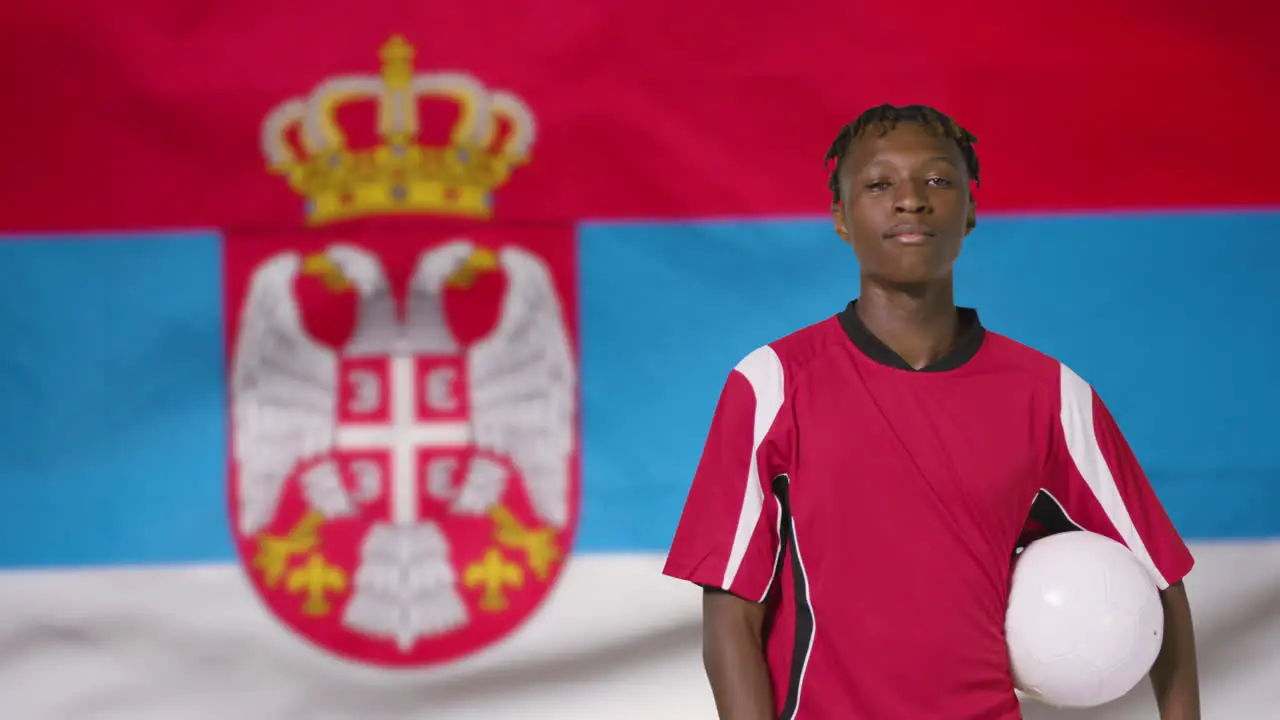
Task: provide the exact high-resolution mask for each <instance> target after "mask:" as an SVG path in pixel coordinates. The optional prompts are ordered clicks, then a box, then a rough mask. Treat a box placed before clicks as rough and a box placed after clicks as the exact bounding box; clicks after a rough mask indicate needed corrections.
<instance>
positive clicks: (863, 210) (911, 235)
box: [826, 105, 978, 285]
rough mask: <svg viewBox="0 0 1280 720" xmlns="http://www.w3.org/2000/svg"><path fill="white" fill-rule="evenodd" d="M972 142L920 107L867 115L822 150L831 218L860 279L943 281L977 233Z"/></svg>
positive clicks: (883, 109) (907, 282) (968, 135)
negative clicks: (857, 267)
mask: <svg viewBox="0 0 1280 720" xmlns="http://www.w3.org/2000/svg"><path fill="white" fill-rule="evenodd" d="M977 140H978V139H977V138H976V137H974V136H973V134H972V133H970V132H969V131H968V130H965V129H964V128H962V127H960V125H958V124H957V123H956V122H955V121H954V120H952V119H951V118H949V117H947V116H946V115H944V114H943V113H941V112H939V111H937V110H935V109H933V108H931V107H927V106H923V105H908V106H906V107H895V106H893V105H881V106H879V107H874V108H871V109H870V110H867V111H866V112H864V113H862V115H860V116H858V118H857V119H856V120H854V121H853V122H851V123H849V124H848V125H845V126H844V128H842V129H841V130H840V133H839V135H837V136H836V139H835V141H834V142H832V143H831V149H830V150H828V151H827V157H826V160H827V163H828V164H829V165H830V167H831V177H830V181H829V183H828V185H829V187H830V189H831V216H832V219H833V220H834V221H835V227H836V233H837V234H838V235H840V237H841V238H842V239H844V241H845V242H847V243H849V244H850V245H852V246H853V250H854V252H855V253H856V254H857V256H858V262H859V264H860V265H861V266H862V274H863V276H864V277H869V278H873V279H875V280H878V281H880V282H883V283H886V284H890V285H917V284H921V283H927V282H930V281H932V280H936V279H939V278H943V277H946V276H948V275H949V274H950V272H951V266H952V264H953V263H954V262H955V260H956V258H957V257H958V256H959V254H960V246H961V244H962V243H963V241H964V238H965V236H966V235H968V234H969V231H970V230H972V229H973V228H974V225H975V224H976V222H977V221H976V218H975V215H974V210H975V202H974V197H973V192H972V190H971V188H970V184H971V183H972V185H973V186H976V185H977V184H978V156H977V154H976V153H975V152H974V149H973V144H974V143H975V142H977Z"/></svg>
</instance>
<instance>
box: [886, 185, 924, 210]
mask: <svg viewBox="0 0 1280 720" xmlns="http://www.w3.org/2000/svg"><path fill="white" fill-rule="evenodd" d="M927 198H928V194H927V193H925V191H924V188H923V187H920V186H919V185H918V184H917V183H913V182H904V183H899V184H898V195H897V197H895V198H894V199H893V209H894V210H896V211H897V212H899V213H903V214H906V215H923V214H924V213H926V212H928V211H929V201H928V199H927Z"/></svg>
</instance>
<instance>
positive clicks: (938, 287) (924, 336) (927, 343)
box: [857, 277, 959, 370]
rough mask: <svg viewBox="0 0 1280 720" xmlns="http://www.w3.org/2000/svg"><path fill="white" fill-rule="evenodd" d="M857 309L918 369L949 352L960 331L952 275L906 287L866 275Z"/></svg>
mask: <svg viewBox="0 0 1280 720" xmlns="http://www.w3.org/2000/svg"><path fill="white" fill-rule="evenodd" d="M857 312H858V317H859V318H861V320H862V323H863V324H864V325H866V326H867V329H868V330H870V331H871V333H872V334H874V335H875V336H876V337H878V338H880V341H881V342H883V343H884V344H885V345H888V346H889V347H890V348H891V349H892V350H893V351H894V352H896V353H897V354H898V355H899V356H900V357H901V358H902V359H903V360H905V361H906V362H907V364H909V365H911V367H913V368H916V369H917V370H919V369H920V368H922V367H925V366H927V365H929V364H931V363H933V362H935V361H936V360H938V359H939V358H941V357H942V356H943V355H946V354H947V351H948V350H950V349H951V347H952V346H953V345H954V344H955V341H956V335H957V334H958V332H959V318H958V316H957V314H956V302H955V293H954V290H953V288H952V282H951V278H950V277H947V278H945V279H943V280H939V281H936V282H931V283H924V284H921V285H912V286H905V287H902V286H889V285H886V284H884V283H880V282H877V281H875V280H873V279H871V278H868V277H863V278H862V291H861V294H860V295H859V297H858V304H857Z"/></svg>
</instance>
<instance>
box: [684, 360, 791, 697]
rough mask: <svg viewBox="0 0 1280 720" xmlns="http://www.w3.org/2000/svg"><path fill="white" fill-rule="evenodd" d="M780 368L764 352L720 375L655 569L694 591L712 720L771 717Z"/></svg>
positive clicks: (781, 456) (781, 452)
mask: <svg viewBox="0 0 1280 720" xmlns="http://www.w3.org/2000/svg"><path fill="white" fill-rule="evenodd" d="M782 398H783V378H782V366H781V364H780V363H779V361H778V358H777V355H775V354H774V352H773V350H772V349H771V348H768V347H764V348H761V349H759V350H757V351H755V352H753V353H751V354H750V355H748V356H747V357H746V358H745V359H744V360H743V361H742V362H741V363H739V364H738V367H737V368H735V369H734V371H733V372H732V373H731V374H730V376H729V379H728V380H727V381H726V382H725V386H724V390H723V391H722V392H721V394H720V402H719V404H718V405H717V407H716V413H715V416H714V418H713V419H712V421H711V430H710V432H709V434H708V437H707V442H706V446H705V447H704V449H703V452H702V459H701V460H700V461H699V463H698V470H697V473H696V474H695V475H694V479H693V484H692V485H691V487H690V488H689V497H688V500H687V501H686V503H685V507H684V513H683V514H682V515H681V517H680V524H679V526H678V527H677V528H676V534H675V539H674V540H673V541H672V544H671V552H670V553H669V554H668V556H667V564H666V567H665V569H664V570H663V572H664V573H665V574H667V575H670V576H671V577H675V578H679V579H682V580H687V581H689V582H692V583H694V584H697V585H700V586H702V587H703V588H704V594H703V604H702V607H703V635H702V637H703V661H704V663H705V665H706V670H707V677H708V679H709V680H710V682H711V691H712V694H713V695H714V696H715V701H716V708H717V709H718V711H719V715H720V718H721V720H771V719H772V718H775V717H776V714H775V712H774V707H775V706H774V699H773V697H772V684H771V682H770V677H769V669H768V665H767V662H766V658H765V648H764V637H763V635H764V624H765V616H766V614H767V609H768V605H767V599H768V596H769V590H770V587H771V586H772V584H773V580H774V573H775V570H776V568H777V565H778V560H779V550H780V545H779V537H778V521H779V517H778V514H779V509H778V503H777V501H776V500H775V499H774V497H773V493H772V490H771V489H770V484H771V481H772V479H773V478H774V477H776V476H777V475H780V474H782V473H785V472H786V471H787V470H786V457H787V452H786V450H785V448H784V442H783V437H784V435H785V433H783V432H782V429H781V428H780V427H779V426H780V425H781V424H782V423H781V422H779V421H778V417H779V415H780V414H781V413H780V409H781V407H782V402H783V401H782Z"/></svg>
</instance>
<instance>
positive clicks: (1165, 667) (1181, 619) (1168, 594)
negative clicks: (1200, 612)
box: [1151, 581, 1200, 720]
mask: <svg viewBox="0 0 1280 720" xmlns="http://www.w3.org/2000/svg"><path fill="white" fill-rule="evenodd" d="M1160 604H1162V605H1164V644H1163V645H1162V646H1161V647H1160V654H1159V655H1158V656H1156V663H1155V665H1154V666H1152V668H1151V687H1152V688H1154V689H1155V691H1156V704H1157V705H1158V706H1159V707H1160V717H1161V719H1162V720H1200V680H1199V673H1198V671H1197V670H1196V636H1195V632H1194V631H1193V629H1192V625H1191V603H1190V602H1188V600H1187V589H1186V587H1185V586H1183V584H1182V582H1181V581H1179V582H1176V583H1174V584H1173V585H1170V586H1169V587H1168V588H1166V589H1165V591H1164V592H1162V593H1160Z"/></svg>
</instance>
